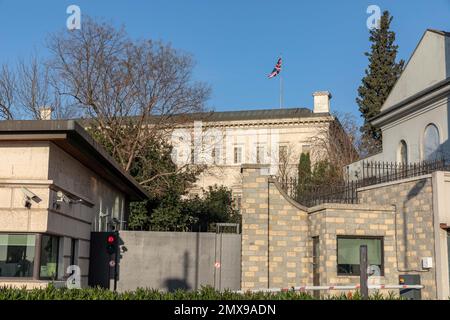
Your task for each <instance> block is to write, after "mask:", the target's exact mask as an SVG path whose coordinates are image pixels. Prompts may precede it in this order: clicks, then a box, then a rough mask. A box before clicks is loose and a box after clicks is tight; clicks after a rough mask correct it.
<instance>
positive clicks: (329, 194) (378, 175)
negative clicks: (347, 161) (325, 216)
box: [279, 159, 450, 207]
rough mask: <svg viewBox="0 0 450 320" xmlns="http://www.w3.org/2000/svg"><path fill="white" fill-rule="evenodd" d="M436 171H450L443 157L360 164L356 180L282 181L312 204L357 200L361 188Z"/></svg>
mask: <svg viewBox="0 0 450 320" xmlns="http://www.w3.org/2000/svg"><path fill="white" fill-rule="evenodd" d="M434 171H450V163H449V162H448V161H446V160H444V159H440V160H433V161H423V162H418V163H410V164H402V163H393V162H381V161H368V162H364V161H363V162H362V163H361V170H360V175H359V176H358V177H356V179H354V180H350V179H347V181H340V182H334V183H331V184H326V185H312V184H299V183H297V180H296V179H294V178H290V179H287V180H279V183H280V184H281V187H282V188H283V190H284V191H285V192H286V193H287V194H288V195H289V197H291V198H292V199H295V200H296V201H297V202H298V203H300V204H302V205H304V206H307V207H313V206H316V205H320V204H324V203H358V193H357V190H358V188H362V187H367V186H371V185H376V184H380V183H387V182H392V181H397V180H401V179H407V178H412V177H418V176H422V175H426V174H430V173H433V172H434Z"/></svg>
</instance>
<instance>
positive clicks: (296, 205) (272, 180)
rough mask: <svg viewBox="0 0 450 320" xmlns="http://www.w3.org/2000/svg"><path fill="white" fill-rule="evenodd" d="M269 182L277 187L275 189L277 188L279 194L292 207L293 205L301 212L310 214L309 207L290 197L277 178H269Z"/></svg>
mask: <svg viewBox="0 0 450 320" xmlns="http://www.w3.org/2000/svg"><path fill="white" fill-rule="evenodd" d="M269 182H270V183H273V184H274V185H275V188H277V190H278V192H279V193H280V194H281V195H282V196H283V197H284V198H285V199H286V201H287V202H289V203H290V204H291V205H293V206H294V207H296V208H297V209H299V210H302V211H304V212H308V207H305V206H303V205H301V204H300V203H298V202H297V201H295V200H294V199H292V198H291V197H289V196H288V194H287V193H286V192H285V191H284V190H283V188H282V187H281V184H280V183H279V182H278V181H277V180H276V179H275V178H273V177H271V178H269Z"/></svg>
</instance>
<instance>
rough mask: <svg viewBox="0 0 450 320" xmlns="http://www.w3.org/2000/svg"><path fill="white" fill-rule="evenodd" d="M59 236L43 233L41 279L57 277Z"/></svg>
mask: <svg viewBox="0 0 450 320" xmlns="http://www.w3.org/2000/svg"><path fill="white" fill-rule="evenodd" d="M58 248H59V237H55V236H51V235H42V241H41V265H40V268H39V270H40V272H39V276H40V278H41V279H56V277H57V275H58Z"/></svg>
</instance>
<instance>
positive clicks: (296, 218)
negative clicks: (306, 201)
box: [241, 165, 398, 290]
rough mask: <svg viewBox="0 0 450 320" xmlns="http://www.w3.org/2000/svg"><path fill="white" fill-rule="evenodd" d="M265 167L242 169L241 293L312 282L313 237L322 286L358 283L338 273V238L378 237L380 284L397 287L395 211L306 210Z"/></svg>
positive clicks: (385, 208) (381, 208)
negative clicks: (381, 259) (380, 243)
mask: <svg viewBox="0 0 450 320" xmlns="http://www.w3.org/2000/svg"><path fill="white" fill-rule="evenodd" d="M266 168H267V167H264V166H258V165H245V166H243V168H242V177H243V198H242V226H243V227H242V280H241V286H242V289H243V290H247V289H263V288H287V287H292V286H301V285H312V284H313V267H312V262H313V256H312V254H313V251H312V246H313V240H312V239H313V237H319V247H320V250H319V251H320V256H319V273H320V284H321V285H339V284H357V283H358V282H359V277H355V276H353V277H349V276H338V275H337V236H339V235H346V236H358V235H360V236H382V237H383V239H384V257H385V258H384V265H385V274H386V276H384V277H382V278H381V279H379V280H380V282H381V283H383V284H396V283H398V274H397V273H395V272H393V271H394V269H395V267H396V263H397V261H396V256H395V250H394V237H395V228H394V212H395V210H394V208H393V207H392V206H380V205H371V206H365V205H342V204H329V205H323V206H318V207H315V208H309V209H308V208H305V207H303V206H301V205H300V204H298V203H296V202H294V201H293V200H291V199H290V198H289V197H288V196H287V195H286V194H285V193H284V192H283V191H282V190H281V187H280V186H279V185H278V183H277V182H276V181H275V180H274V179H273V178H271V177H269V176H268V175H266V172H267V170H266Z"/></svg>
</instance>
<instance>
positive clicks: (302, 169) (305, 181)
mask: <svg viewBox="0 0 450 320" xmlns="http://www.w3.org/2000/svg"><path fill="white" fill-rule="evenodd" d="M310 184H311V159H310V156H309V153H302V154H301V155H300V161H299V163H298V170H297V196H301V195H302V194H303V193H304V192H305V191H307V190H308V188H309V187H310Z"/></svg>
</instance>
